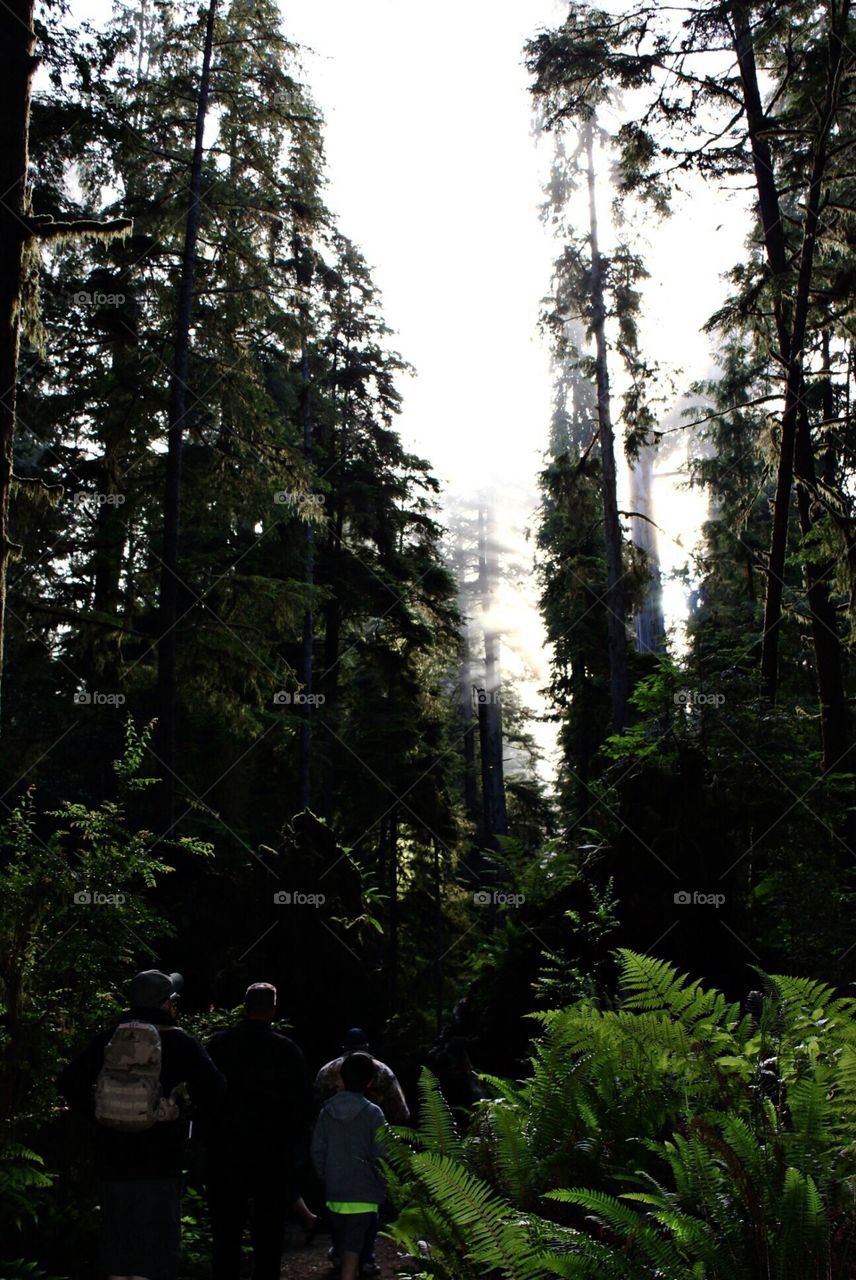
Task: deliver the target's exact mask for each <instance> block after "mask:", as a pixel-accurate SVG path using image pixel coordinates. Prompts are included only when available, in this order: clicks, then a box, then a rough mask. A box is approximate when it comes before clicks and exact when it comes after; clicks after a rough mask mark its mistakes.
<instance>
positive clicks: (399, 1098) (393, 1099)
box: [315, 1053, 410, 1124]
mask: <svg viewBox="0 0 856 1280" xmlns="http://www.w3.org/2000/svg"><path fill="white" fill-rule="evenodd" d="M346 1057H347V1054H344V1053H343V1054H342V1056H341V1057H339V1058H334V1059H333V1061H332V1062H328V1063H327V1064H326V1065H325V1066H323V1067H322V1068H321V1070H320V1071H319V1072H318V1075H317V1076H316V1077H315V1101H316V1103H317V1104H318V1106H323V1105H324V1103H325V1102H326V1101H327V1100H328V1099H329V1098H332V1097H333V1095H334V1094H336V1093H338V1092H339V1091H340V1090H341V1089H344V1087H345V1086H344V1083H343V1082H342V1075H341V1068H342V1063H343V1062H344V1061H345V1058H346ZM373 1061H374V1064H375V1078H374V1080H373V1081H372V1082H371V1084H370V1085H369V1087H368V1089H366V1097H367V1098H368V1100H369V1102H373V1103H374V1104H375V1106H377V1107H380V1109H381V1111H382V1112H383V1114H384V1116H385V1117H386V1120H387V1123H388V1124H407V1121H408V1120H409V1119H410V1109H409V1107H408V1105H407V1103H406V1102H405V1100H404V1094H403V1093H402V1090H401V1085H400V1084H399V1083H398V1080H397V1079H396V1076H395V1073H394V1072H393V1071H391V1070H390V1068H389V1067H388V1066H387V1065H386V1063H385V1062H380V1061H379V1060H378V1059H377V1058H374V1059H373Z"/></svg>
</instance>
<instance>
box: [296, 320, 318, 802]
mask: <svg viewBox="0 0 856 1280" xmlns="http://www.w3.org/2000/svg"><path fill="white" fill-rule="evenodd" d="M300 373H301V381H302V392H301V394H302V401H303V403H302V414H303V456H304V458H305V459H306V465H307V467H311V466H312V398H311V397H312V386H311V381H310V375H309V348H308V346H307V345H306V341H305V340H304V344H303V355H302V357H301V361H300ZM313 519H314V512H313V511H312V510H310V512H309V519H308V520H307V521H306V535H305V537H306V545H305V569H304V581H305V583H306V587H307V590H308V591H310V592H311V591H312V588H313V585H314V582H315V525H314V524H313ZM314 641H315V622H314V615H313V612H312V605H311V603H310V604H309V605H308V607H307V609H306V612H305V613H304V615H303V669H302V671H301V679H302V681H303V692H304V693H305V694H306V696H307V698H308V699H311V697H312V675H313V672H312V649H313V645H314ZM311 758H312V702H311V701H307V702H306V703H304V707H303V723H302V724H301V726H300V769H299V775H300V807H301V809H308V808H310V805H311V801H312V774H311Z"/></svg>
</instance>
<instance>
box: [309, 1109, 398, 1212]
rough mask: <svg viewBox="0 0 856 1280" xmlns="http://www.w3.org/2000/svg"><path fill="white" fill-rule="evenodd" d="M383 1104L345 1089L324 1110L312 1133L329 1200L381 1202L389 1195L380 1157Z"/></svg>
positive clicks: (314, 1157)
mask: <svg viewBox="0 0 856 1280" xmlns="http://www.w3.org/2000/svg"><path fill="white" fill-rule="evenodd" d="M383 1123H384V1115H383V1112H382V1111H381V1109H380V1107H376V1106H375V1104H374V1103H373V1102H369V1100H368V1098H366V1097H365V1096H364V1095H363V1094H362V1093H352V1092H351V1091H350V1090H349V1089H343V1090H342V1092H341V1093H337V1094H336V1095H335V1096H334V1097H332V1098H331V1099H330V1101H329V1102H328V1103H327V1104H326V1106H325V1107H324V1108H323V1110H322V1111H321V1114H320V1115H319V1117H318V1120H317V1122H316V1125H315V1132H314V1133H313V1135H312V1163H313V1164H314V1165H315V1168H316V1170H317V1172H318V1176H319V1178H321V1180H322V1181H323V1183H324V1195H325V1198H326V1199H327V1200H349V1201H363V1202H365V1203H366V1204H380V1203H381V1202H382V1201H383V1200H385V1199H386V1188H385V1187H384V1184H383V1178H382V1177H381V1175H380V1173H379V1172H378V1170H377V1168H376V1161H377V1159H378V1157H379V1156H380V1155H382V1154H383V1151H382V1148H381V1145H380V1143H379V1142H378V1130H379V1129H380V1127H381V1125H383Z"/></svg>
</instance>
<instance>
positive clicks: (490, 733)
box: [478, 504, 508, 849]
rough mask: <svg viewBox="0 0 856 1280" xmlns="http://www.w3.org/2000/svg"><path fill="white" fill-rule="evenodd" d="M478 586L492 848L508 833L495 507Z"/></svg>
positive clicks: (487, 518) (483, 523) (483, 512)
mask: <svg viewBox="0 0 856 1280" xmlns="http://www.w3.org/2000/svg"><path fill="white" fill-rule="evenodd" d="M478 555H479V574H478V589H479V595H480V598H481V608H482V618H483V620H484V687H483V688H481V689H480V690H479V693H478V706H479V743H480V746H481V764H482V797H483V803H484V822H483V828H484V836H485V843H486V845H487V847H488V848H491V849H492V848H496V839H495V837H496V836H498V835H507V834H508V818H507V815H506V808H505V785H504V779H503V759H502V756H503V744H502V709H501V708H502V702H501V689H500V675H499V636H498V635H497V633H496V632H495V631H494V630H493V628H492V627H491V626H488V625H487V622H488V619H489V616H490V610H491V608H492V606H493V604H494V595H495V590H496V584H497V581H498V578H499V571H498V566H497V554H496V545H495V530H494V522H493V508H492V506H491V505H490V504H488V505H486V506H481V507H480V508H479V545H478Z"/></svg>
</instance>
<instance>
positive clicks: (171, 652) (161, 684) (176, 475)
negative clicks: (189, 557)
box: [158, 0, 217, 828]
mask: <svg viewBox="0 0 856 1280" xmlns="http://www.w3.org/2000/svg"><path fill="white" fill-rule="evenodd" d="M216 11H217V0H209V5H208V16H207V20H206V25H205V45H204V49H203V53H202V72H201V75H200V78H199V94H198V97H197V102H196V129H195V135H194V141H193V158H192V160H191V167H190V184H189V188H188V191H189V195H190V203H189V205H188V209H187V221H186V223H185V230H184V251H183V253H182V260H181V280H180V283H179V290H178V309H177V314H176V322H175V342H174V346H173V365H172V373H171V378H170V394H169V432H168V443H167V458H166V486H165V492H164V528H163V548H162V555H161V579H160V603H159V619H158V632H159V635H158V707H159V712H160V720H159V724H158V748H159V755H160V762H161V765H162V766H163V768H164V771H165V776H164V778H163V784H162V793H161V794H162V799H163V813H164V818H165V820H166V826H167V828H170V827H171V826H172V824H173V821H174V816H175V781H176V777H175V758H176V756H175V740H176V719H177V714H178V707H177V702H178V688H177V672H176V654H177V636H176V629H177V627H178V623H179V621H180V619H179V617H178V588H179V583H180V578H179V572H178V552H179V537H180V530H181V487H182V454H183V449H184V422H185V417H186V413H187V408H186V394H185V393H186V390H187V373H188V366H189V363H190V321H191V315H192V311H193V277H194V273H195V269H196V244H197V240H198V238H199V223H200V219H201V213H202V210H201V194H202V155H203V143H204V135H205V119H206V116H207V114H208V95H209V91H210V81H211V51H212V47H213V44H214V19H215V16H216Z"/></svg>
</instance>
